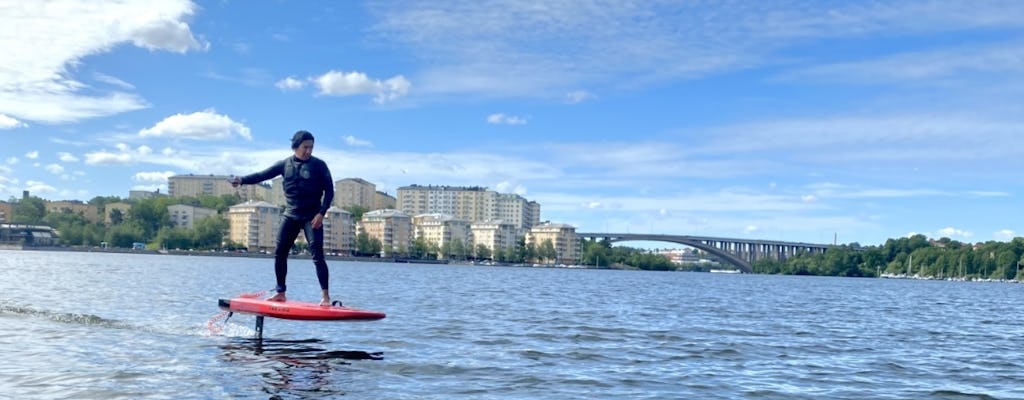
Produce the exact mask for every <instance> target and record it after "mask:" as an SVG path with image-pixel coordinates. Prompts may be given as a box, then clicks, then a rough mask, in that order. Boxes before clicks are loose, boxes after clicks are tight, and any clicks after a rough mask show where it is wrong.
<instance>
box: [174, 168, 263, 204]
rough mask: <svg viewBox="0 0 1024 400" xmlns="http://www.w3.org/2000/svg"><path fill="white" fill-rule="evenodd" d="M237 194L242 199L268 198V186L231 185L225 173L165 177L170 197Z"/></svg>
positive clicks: (229, 178)
mask: <svg viewBox="0 0 1024 400" xmlns="http://www.w3.org/2000/svg"><path fill="white" fill-rule="evenodd" d="M236 193H237V194H238V195H239V196H240V197H241V198H242V200H243V201H248V200H268V199H269V197H270V186H269V185H266V184H259V185H239V186H238V187H237V188H235V187H232V186H231V177H230V176H227V175H191V174H190V175H175V176H172V177H170V178H167V194H168V195H169V196H171V197H186V196H188V197H199V196H222V195H226V194H236Z"/></svg>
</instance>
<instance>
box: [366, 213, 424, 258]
mask: <svg viewBox="0 0 1024 400" xmlns="http://www.w3.org/2000/svg"><path fill="white" fill-rule="evenodd" d="M358 230H359V231H360V232H363V233H366V234H367V235H368V236H369V237H371V238H376V239H377V240H380V243H381V245H382V249H383V250H382V251H383V252H384V253H385V255H395V254H406V253H408V251H409V249H410V248H411V247H412V219H411V218H410V217H409V215H408V214H406V213H403V212H401V211H398V210H392V209H386V210H373V211H368V212H365V213H363V218H362V219H361V220H360V221H359V227H358Z"/></svg>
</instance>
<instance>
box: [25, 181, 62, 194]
mask: <svg viewBox="0 0 1024 400" xmlns="http://www.w3.org/2000/svg"><path fill="white" fill-rule="evenodd" d="M25 190H28V191H29V192H31V193H40V194H44V193H55V192H57V189H56V188H54V187H53V186H50V185H47V184H46V183H44V182H39V181H25Z"/></svg>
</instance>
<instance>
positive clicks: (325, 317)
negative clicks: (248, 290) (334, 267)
mask: <svg viewBox="0 0 1024 400" xmlns="http://www.w3.org/2000/svg"><path fill="white" fill-rule="evenodd" d="M217 304H218V305H219V306H220V308H222V309H225V310H228V311H232V312H237V313H245V314H255V315H258V316H264V317H272V318H281V319H295V320H302V321H344V320H349V321H372V320H377V319H383V318H384V317H385V315H384V313H382V312H378V311H368V310H360V309H356V308H351V307H344V306H321V305H320V304H318V303H308V302H304V301H294V300H288V301H267V300H261V299H257V298H252V297H235V298H232V299H230V300H225V299H219V300H218V301H217Z"/></svg>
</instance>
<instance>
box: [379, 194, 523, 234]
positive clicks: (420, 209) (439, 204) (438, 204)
mask: <svg viewBox="0 0 1024 400" xmlns="http://www.w3.org/2000/svg"><path fill="white" fill-rule="evenodd" d="M397 207H398V209H399V210H402V212H405V213H407V214H410V215H419V214H434V213H438V214H447V215H451V216H454V217H455V218H458V219H462V220H465V221H469V222H471V223H472V222H482V221H490V220H496V219H502V220H505V221H508V222H510V223H512V224H515V225H516V226H517V227H518V228H519V229H521V230H526V229H529V228H530V227H532V226H534V225H536V224H537V223H538V221H539V220H540V205H539V204H537V203H536V202H531V201H527V200H526V199H524V198H523V197H522V196H519V195H517V194H514V193H506V194H502V193H498V192H495V191H493V190H486V189H485V188H482V187H477V186H473V187H458V186H420V185H410V186H403V187H400V188H398V205H397Z"/></svg>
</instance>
